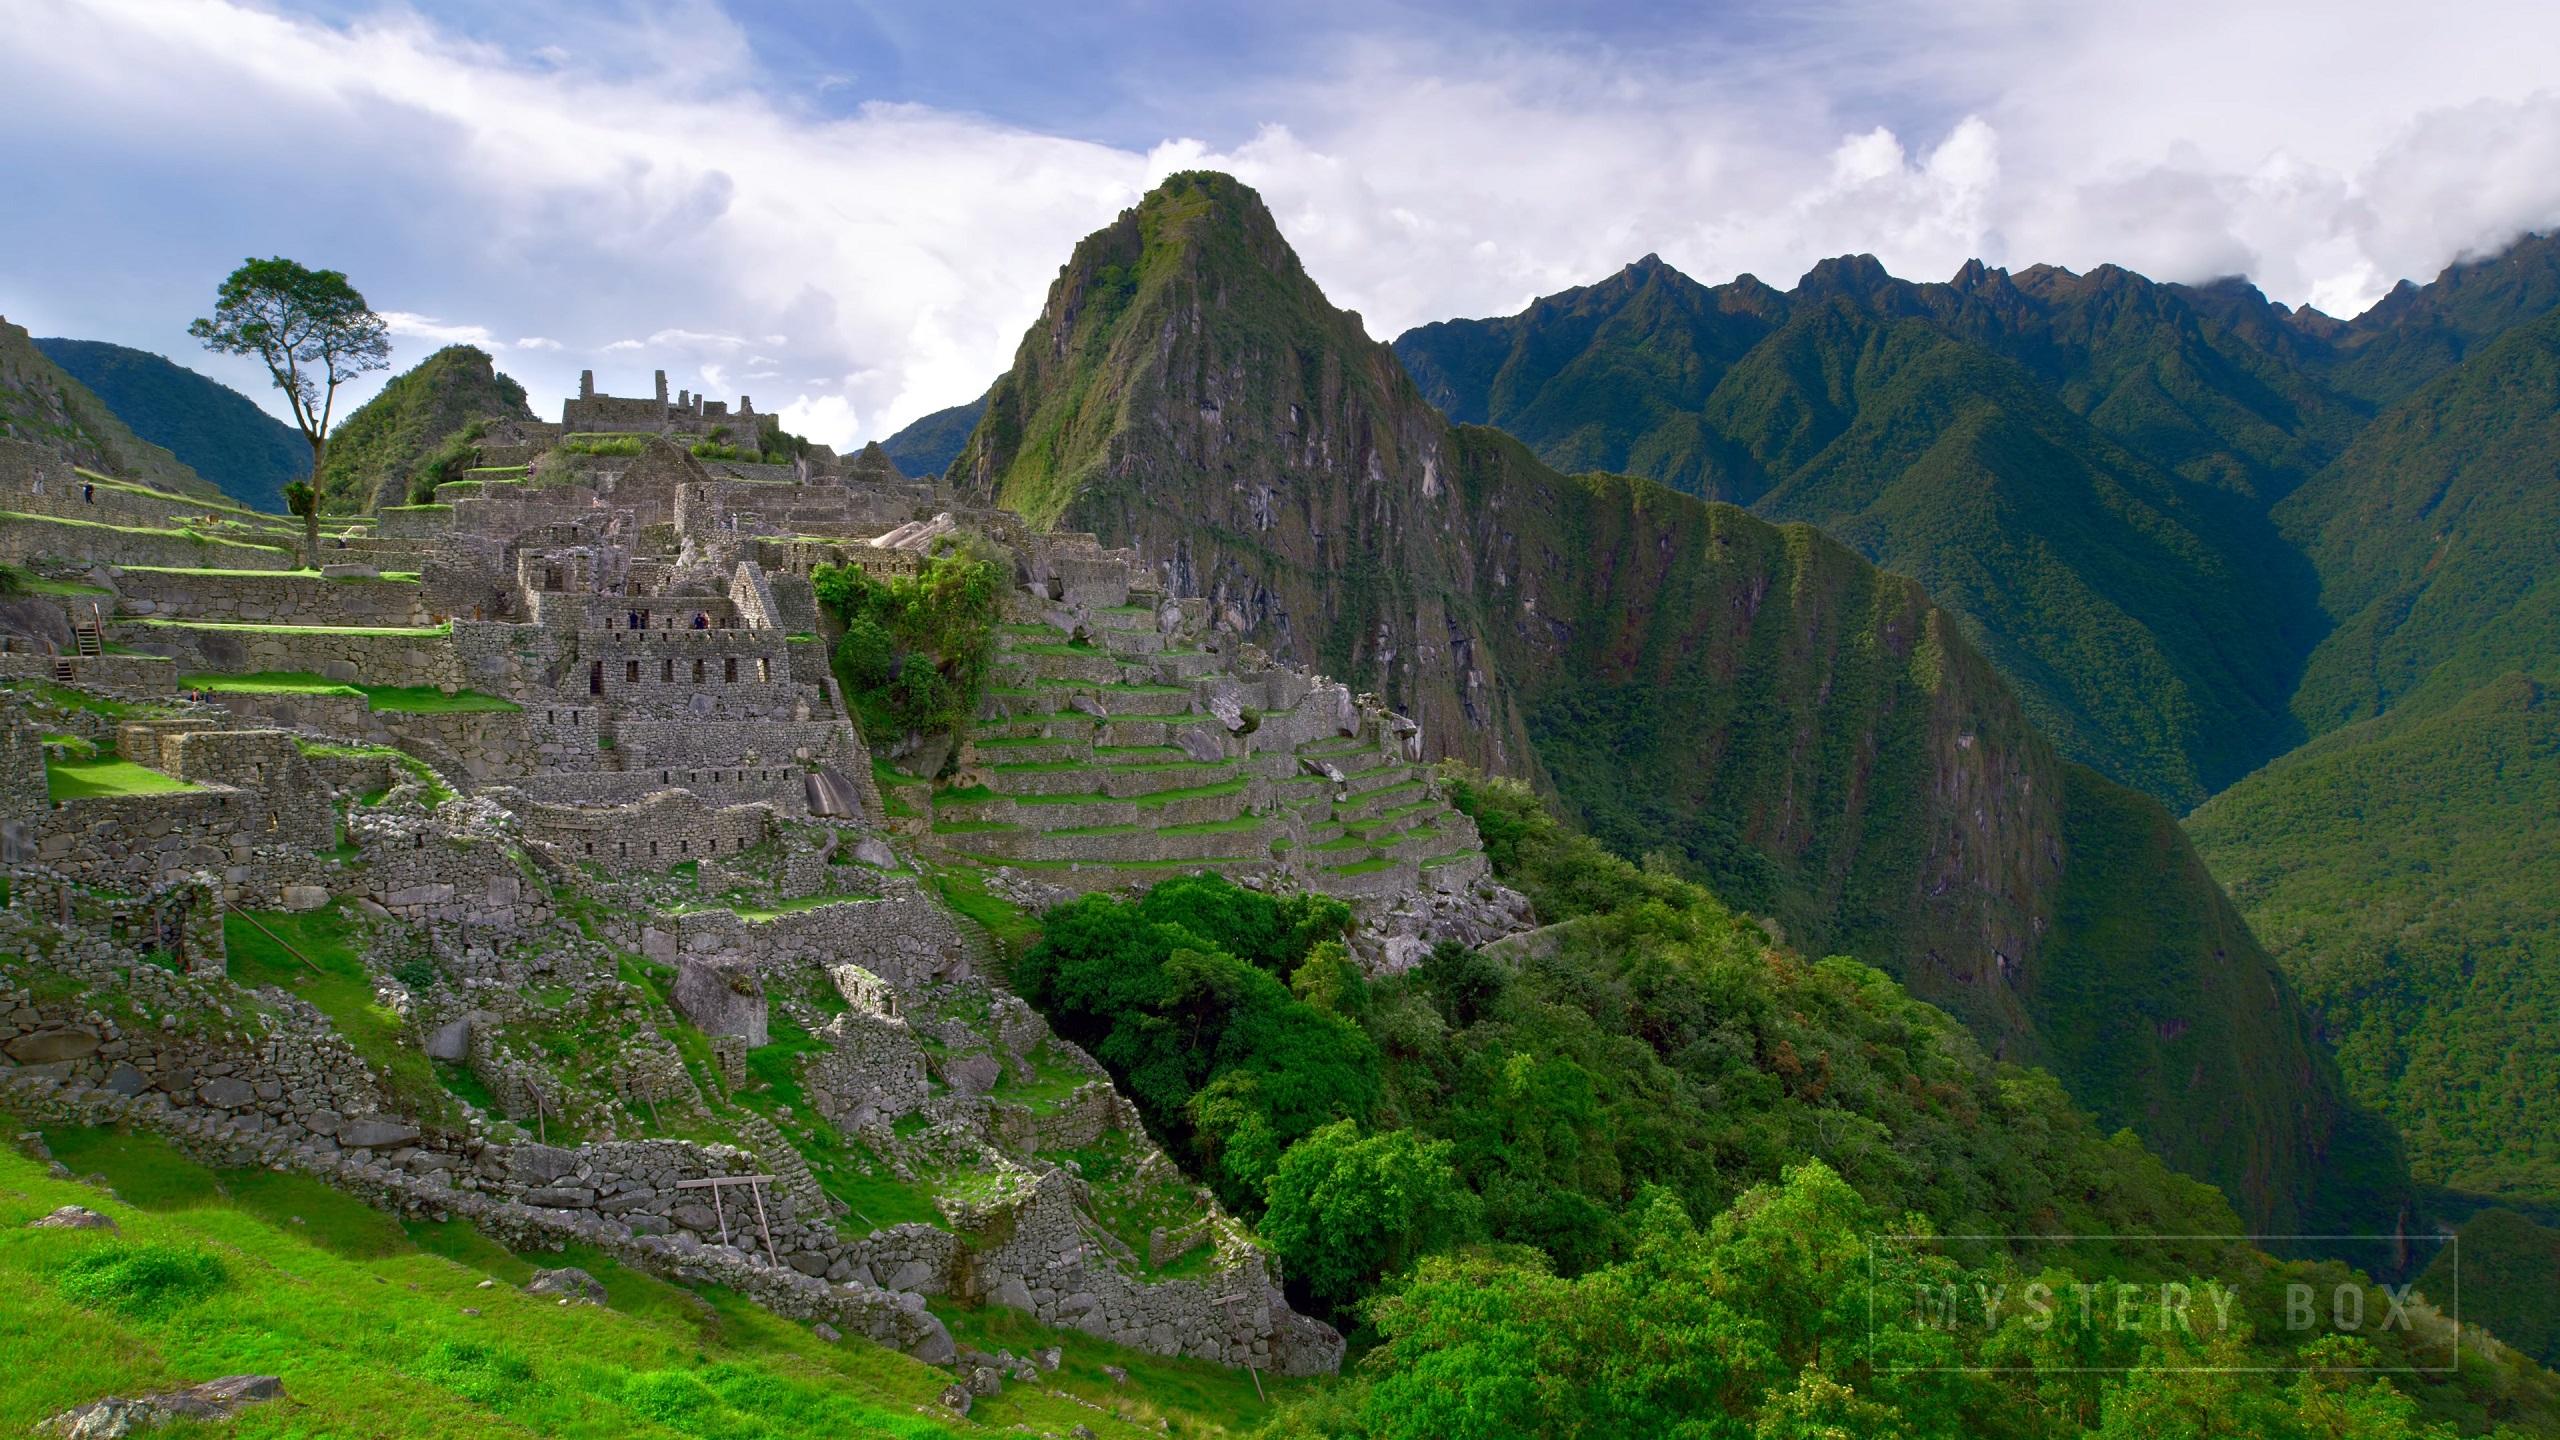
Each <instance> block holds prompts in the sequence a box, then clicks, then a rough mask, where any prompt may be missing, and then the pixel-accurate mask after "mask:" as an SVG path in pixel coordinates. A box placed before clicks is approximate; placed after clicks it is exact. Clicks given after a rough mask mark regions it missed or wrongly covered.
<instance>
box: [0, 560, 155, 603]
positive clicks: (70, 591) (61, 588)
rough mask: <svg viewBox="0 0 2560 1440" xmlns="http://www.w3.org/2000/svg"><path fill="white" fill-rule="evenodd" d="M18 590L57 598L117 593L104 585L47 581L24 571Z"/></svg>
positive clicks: (20, 577) (73, 581)
mask: <svg viewBox="0 0 2560 1440" xmlns="http://www.w3.org/2000/svg"><path fill="white" fill-rule="evenodd" d="M128 568H130V567H128ZM18 588H19V589H21V590H24V591H26V592H27V593H28V594H30V595H52V596H57V597H70V596H78V595H112V594H114V593H115V592H114V591H112V590H109V589H108V588H107V587H105V586H104V585H83V584H81V583H80V582H79V581H77V580H47V579H45V578H44V577H43V576H41V575H29V574H26V573H25V572H23V571H21V572H20V573H19V575H18Z"/></svg>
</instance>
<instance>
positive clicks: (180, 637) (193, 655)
mask: <svg viewBox="0 0 2560 1440" xmlns="http://www.w3.org/2000/svg"><path fill="white" fill-rule="evenodd" d="M109 629H110V630H111V631H112V632H113V634H112V638H114V639H116V640H119V641H121V642H123V643H124V644H126V645H128V646H131V647H132V648H133V649H135V650H139V651H142V652H144V653H146V654H152V655H165V656H167V657H169V658H170V659H172V660H175V661H176V662H177V663H178V666H179V668H180V669H182V670H185V671H190V672H193V671H209V672H212V673H216V674H224V675H248V674H255V673H257V672H260V671H266V670H290V671H300V672H308V673H311V674H315V675H325V676H327V677H328V678H330V679H332V680H339V681H350V682H351V681H357V680H361V681H363V682H365V683H366V684H368V685H433V686H437V687H439V688H450V689H462V688H466V686H467V685H468V683H469V682H467V681H466V680H465V679H464V678H463V674H462V667H461V664H460V660H459V657H458V656H457V654H456V653H455V650H454V645H453V636H452V635H451V633H450V632H449V631H447V630H445V629H442V628H439V629H433V630H389V631H382V630H358V629H329V628H323V627H321V626H316V625H295V626H278V627H275V628H272V629H259V628H254V627H249V626H239V625H222V624H213V623H206V622H195V621H167V622H163V621H149V620H124V621H116V622H111V624H110V626H109Z"/></svg>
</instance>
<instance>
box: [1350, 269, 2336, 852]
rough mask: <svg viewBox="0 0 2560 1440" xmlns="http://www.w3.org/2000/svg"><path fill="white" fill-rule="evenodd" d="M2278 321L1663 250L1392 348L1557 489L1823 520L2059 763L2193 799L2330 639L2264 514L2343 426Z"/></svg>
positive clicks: (2277, 721)
mask: <svg viewBox="0 0 2560 1440" xmlns="http://www.w3.org/2000/svg"><path fill="white" fill-rule="evenodd" d="M1995 295H1996V297H1997V298H1996V299H1994V298H1993V297H1994V296H1995ZM2258 303H2259V305H2260V306H2261V307H2263V301H2260V302H2258ZM2265 318H2266V317H2263V313H2261V314H2260V315H2250V314H2247V313H2246V312H2245V310H2244V311H2243V312H2242V313H2239V314H2233V313H2230V311H2229V307H2226V306H2225V304H2224V303H2223V302H2222V301H2221V300H2220V299H2219V298H2217V297H2215V296H2211V295H2205V294H2201V293H2199V292H2195V291H2190V290H2186V289H2185V288H2183V287H2178V286H2166V285H2158V284H2155V283H2153V282H2151V281H2149V280H2145V279H2143V278H2142V277H2140V276H2138V275H2132V274H2130V273H2128V272H2125V271H2122V270H2116V269H2113V268H2108V269H2104V270H2101V271H2099V272H2097V273H2095V274H2092V275H2089V276H2086V277H2078V276H2067V275H2058V276H2054V277H2052V278H2049V279H2046V280H2043V281H2040V282H2038V283H2037V284H2035V285H2034V286H2033V287H2032V288H2029V287H2027V286H2026V285H2024V284H2020V285H2011V284H2009V283H2007V280H2006V277H1999V278H1996V279H1989V278H1986V279H1983V280H1982V281H1980V282H1979V283H1977V284H1973V285H1968V284H1967V283H1966V281H1965V279H1964V278H1962V277H1960V278H1959V280H1958V281H1957V282H1955V283H1953V284H1946V285H1923V284H1911V283H1908V282H1904V281H1900V280H1896V279H1894V278H1892V277H1890V276H1888V275H1886V274H1884V272H1883V271H1882V269H1881V267H1879V266H1877V265H1876V264H1875V262H1874V261H1873V260H1871V259H1866V258H1864V257H1852V258H1848V259H1843V260H1839V261H1827V262H1825V263H1824V264H1823V265H1821V266H1818V267H1816V269H1815V271H1814V273H1813V274H1811V275H1808V276H1807V277H1805V280H1804V282H1803V283H1802V284H1801V285H1800V286H1799V287H1798V288H1797V289H1796V290H1795V291H1794V292H1793V293H1791V294H1782V293H1780V292H1778V291H1776V290H1774V289H1771V288H1770V287H1769V286H1767V285H1764V284H1762V283H1761V282H1760V281H1758V280H1757V279H1754V278H1751V277H1749V276H1745V277H1742V278H1741V279H1738V280H1736V281H1734V282H1732V283H1731V284H1728V285H1722V286H1715V287H1708V286H1703V285H1700V284H1698V283H1696V282H1695V281H1692V280H1690V279H1689V278H1688V277H1686V276H1684V275H1681V274H1680V273H1679V272H1678V271H1676V270H1673V269H1671V268H1670V267H1668V266H1665V265H1662V264H1661V263H1660V262H1659V261H1657V260H1654V259H1652V258H1651V257H1648V258H1647V259H1645V260H1643V261H1640V262H1638V263H1637V264H1635V265H1633V266H1630V267H1629V268H1628V269H1627V270H1626V271H1624V272H1622V273H1621V274H1619V275H1617V276H1615V277H1612V278H1611V279H1609V280H1607V281H1604V282H1602V283H1601V284H1598V285H1594V286H1589V287H1586V288H1582V289H1577V290H1572V291H1567V292H1565V293H1563V294H1560V295H1554V296H1549V297H1547V298H1545V299H1542V300H1540V301H1538V302H1536V303H1535V304H1534V305H1532V306H1531V307H1530V309H1529V310H1528V311H1526V312H1525V313H1523V314H1521V315H1518V316H1514V317H1510V318H1507V319H1499V320H1462V321H1450V322H1445V323H1442V324H1435V325H1428V326H1424V327H1421V328H1419V329H1416V330H1413V331H1409V332H1407V333H1406V334H1405V335H1404V336H1402V337H1400V338H1399V339H1398V340H1397V341H1396V352H1397V354H1398V356H1399V357H1400V358H1401V359H1403V360H1404V362H1405V363H1406V365H1407V366H1408V367H1409V368H1410V369H1411V370H1412V371H1413V373H1414V375H1415V378H1416V379H1417V381H1418V382H1419V383H1420V385H1421V387H1422V390H1423V393H1424V394H1425V395H1426V396H1428V397H1429V398H1430V399H1432V400H1433V401H1434V402H1435V403H1437V404H1439V405H1440V406H1441V407H1442V408H1443V409H1445V410H1447V411H1448V412H1449V413H1450V415H1451V416H1452V417H1454V418H1456V419H1459V420H1465V421H1475V422H1481V423H1487V424H1492V425H1498V426H1501V427H1503V428H1504V429H1506V430H1508V431H1510V432H1511V433H1513V434H1516V435H1518V436H1519V437H1520V438H1521V439H1523V440H1524V441H1526V442H1528V444H1529V445H1530V446H1531V447H1533V448H1534V449H1535V450H1536V451H1537V452H1538V454H1539V455H1540V457H1541V458H1543V459H1545V460H1546V461H1547V462H1549V463H1550V464H1553V465H1555V466H1556V467H1557V468H1559V469H1562V470H1566V471H1569V472H1570V471H1583V470H1607V471H1615V472H1623V473H1627V474H1634V475H1641V476H1644V477H1646V478H1649V479H1654V480H1658V481H1660V482H1662V483H1664V484H1666V485H1670V486H1672V487H1674V488H1677V489H1680V490H1683V491H1686V492H1688V493H1691V494H1696V495H1700V496H1704V497H1707V498H1710V499H1723V500H1730V501H1733V502H1735V503H1738V504H1745V505H1749V506H1751V507H1753V509H1755V510H1756V511H1758V512H1759V513H1762V514H1765V515H1769V516H1772V517H1776V518H1788V519H1804V520H1810V521H1813V522H1814V523H1817V524H1820V525H1822V526H1823V527H1824V528H1825V529H1826V530H1828V531H1829V532H1830V533H1832V534H1834V535H1837V536H1838V537H1839V538H1841V539H1843V540H1845V541H1848V542H1849V543H1850V544H1852V545H1854V546H1856V547H1857V548H1858V549H1859V550H1860V551H1861V552H1862V553H1864V554H1866V555H1867V556H1869V557H1870V558H1872V559H1874V560H1875V561H1876V562H1877V563H1878V564H1880V565H1883V566H1884V567H1885V568H1887V569H1890V570H1894V571H1897V572H1899V573H1902V574H1907V575H1911V576H1914V577H1916V578H1917V579H1919V580H1920V581H1921V582H1922V583H1923V584H1924V585H1925V586H1926V587H1927V588H1928V590H1929V592H1930V594H1931V595H1932V596H1933V597H1934V598H1935V599H1936V600H1938V601H1939V602H1940V603H1942V604H1945V605H1947V606H1948V607H1949V608H1950V609H1951V610H1953V611H1954V612H1956V613H1957V614H1958V615H1960V616H1962V617H1963V618H1964V620H1965V621H1966V625H1967V630H1968V633H1969V634H1970V635H1972V636H1973V637H1974V638H1975V639H1976V640H1977V642H1978V643H1980V644H1981V645H1982V647H1983V649H1984V650H1985V651H1986V652H1987V653H1988V654H1989V655H1990V656H1991V658H1992V659H1994V660H1995V661H1997V662H1998V663H1999V664H2000V665H2001V667H2002V669H2003V670H2004V672H2005V673H2006V674H2007V675H2008V677H2009V679H2010V680H2011V682H2012V683H2013V684H2014V685H2016V686H2017V688H2018V690H2019V692H2020V696H2021V699H2022V700H2023V701H2024V703H2025V705H2026V707H2027V709H2028V712H2029V713H2030V714H2031V715H2032V716H2033V717H2034V718H2035V719H2036V721H2037V723H2038V724H2039V725H2040V726H2041V727H2042V728H2044V729H2045V730H2046V732H2047V733H2048V734H2051V735H2052V736H2053V737H2054V738H2055V740H2056V741H2057V742H2058V743H2059V744H2061V746H2062V747H2063V748H2064V750H2065V751H2066V752H2067V753H2069V754H2070V755H2071V756H2072V757H2073V758H2075V759H2079V760H2082V761H2085V762H2087V763H2089V764H2091V765H2093V766H2095V767H2097V768H2098V769H2101V770H2103V771H2106V772H2107V773H2109V774H2111V775H2113V776H2115V777H2116V778H2118V779H2121V780H2124V781H2126V782H2128V783H2132V784H2134V785H2136V786H2138V787H2139V788H2141V789H2144V790H2146V791H2148V792H2150V793H2152V794H2154V795H2157V796H2159V797H2161V798H2163V799H2166V800H2169V801H2171V802H2172V803H2183V802H2187V801H2192V800H2194V799H2197V798H2201V796H2202V795H2203V794H2205V793H2208V792H2209V791H2210V790H2212V789H2213V788H2215V787H2217V786H2218V785H2220V784H2223V783H2226V782H2227V781H2229V780H2230V779H2232V778H2234V777H2236V776H2238V775H2239V774H2242V773H2245V772H2246V771H2247V770H2248V769H2250V768H2251V767H2253V766H2254V765H2255V764H2256V763H2258V762H2259V761H2261V760H2263V759H2264V758H2265V757H2266V756H2267V755H2269V754H2271V753H2273V752H2274V750H2276V749H2279V748H2281V747H2282V746H2283V745H2284V744H2285V743H2287V741H2288V738H2289V736H2290V734H2291V728H2292V727H2291V722H2290V718H2289V717H2288V715H2287V714H2286V709H2285V689H2286V683H2285V682H2286V678H2287V677H2288V676H2289V675H2291V674H2292V673H2293V672H2294V671H2295V670H2296V669H2297V668H2298V666H2299V664H2300V661H2301V657H2302V654H2303V652H2304V650H2306V649H2307V648H2308V645H2309V643H2310V641H2311V639H2312V638H2314V636H2315V634H2316V617H2315V616H2314V615H2313V613H2312V608H2311V599H2312V594H2311V579H2310V574H2309V571H2308V569H2307V567H2306V566H2304V565H2303V564H2302V562H2301V560H2300V558H2299V557H2298V556H2295V555H2291V554H2289V553H2288V551H2287V549H2286V547H2285V546H2283V545H2282V543H2281V542H2280V541H2278V540H2277V538H2276V536H2275V535H2274V533H2273V529H2272V527H2271V526H2270V525H2269V523H2268V521H2267V517H2266V515H2265V513H2264V506H2265V504H2266V502H2267V501H2269V500H2272V499H2274V498H2276V497H2277V496H2279V495H2281V494H2282V493H2283V492H2284V491H2285V490H2287V489H2290V488H2291V487H2292V486H2293V485H2295V484H2297V483H2299V482H2300V480H2301V479H2302V477H2304V476H2305V475H2308V474H2309V473H2311V472H2312V471H2313V470H2315V469H2316V468H2318V466H2319V465H2320V464H2321V463H2322V462H2323V461H2325V460H2326V459H2327V458H2328V455H2329V454H2330V453H2333V451H2334V449H2335V447H2336V445H2337V444H2339V443H2341V441H2342V440H2343V437H2344V435H2345V434H2346V433H2347V432H2348V431H2349V430H2350V429H2351V428H2352V426H2353V425H2354V424H2355V423H2356V422H2357V420H2358V419H2359V418H2360V416H2359V413H2358V411H2359V407H2358V406H2357V405H2356V404H2355V403H2354V402H2351V401H2348V400H2346V399H2345V398H2344V397H2341V396H2338V395H2336V394H2334V393H2332V392H2331V391H2330V390H2329V389H2328V388H2327V386H2326V385H2325V384H2324V382H2323V381H2322V379H2321V378H2320V377H2319V376H2318V375H2317V374H2316V373H2312V372H2310V371H2309V370H2307V368H2306V366H2305V365H2304V364H2303V363H2302V357H2301V356H2299V355H2296V354H2294V353H2292V352H2291V351H2289V350H2287V349H2285V348H2284V347H2282V346H2281V345H2278V346H2270V345H2269V344H2268V342H2267V331H2268V330H2269V329H2270V328H2271V327H2269V326H2268V325H2267V324H2266V323H2265ZM2278 333H2282V332H2281V331H2279V332H2278Z"/></svg>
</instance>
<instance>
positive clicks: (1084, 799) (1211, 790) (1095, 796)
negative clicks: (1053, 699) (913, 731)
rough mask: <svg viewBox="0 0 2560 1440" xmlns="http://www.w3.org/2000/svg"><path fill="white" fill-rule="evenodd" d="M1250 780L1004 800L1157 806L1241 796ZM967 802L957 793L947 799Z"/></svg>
mask: <svg viewBox="0 0 2560 1440" xmlns="http://www.w3.org/2000/svg"><path fill="white" fill-rule="evenodd" d="M1251 783H1252V782H1251V781H1250V780H1229V781H1226V782H1224V783H1222V784H1217V785H1192V786H1186V787H1185V788H1183V789H1179V790H1157V791H1153V792H1150V793H1148V794H1145V795H1105V794H1102V793H1101V792H1099V791H1096V792H1094V793H1092V794H1089V795H1008V796H1006V797H1004V798H1006V799H1008V800H1011V801H1012V802H1013V803H1014V804H1016V805H1138V806H1156V805H1167V804H1171V803H1172V802H1174V801H1176V800H1208V799H1214V798H1216V797H1218V796H1221V795H1241V794H1243V793H1244V791H1245V787H1246V786H1247V785H1249V784H1251ZM948 798H951V799H955V800H956V799H961V798H964V797H963V796H962V794H961V793H960V792H958V791H954V792H952V793H951V795H950V796H949V797H948ZM965 798H968V799H973V800H985V799H994V798H995V797H994V796H993V795H969V796H966V797H965Z"/></svg>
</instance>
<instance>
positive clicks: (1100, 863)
mask: <svg viewBox="0 0 2560 1440" xmlns="http://www.w3.org/2000/svg"><path fill="white" fill-rule="evenodd" d="M951 853H952V854H954V855H956V856H958V857H959V858H961V859H963V860H966V861H968V862H969V863H971V864H973V865H984V866H986V867H987V868H989V869H999V868H1002V869H1010V870H1040V871H1056V872H1059V873H1065V872H1067V871H1073V870H1128V871H1138V872H1143V873H1158V874H1163V873H1174V872H1179V873H1182V874H1186V875H1187V874H1189V873H1191V872H1192V871H1195V870H1198V869H1200V868H1201V867H1203V866H1207V865H1249V864H1252V863H1253V857H1252V856H1250V855H1186V856H1183V857H1182V858H1181V859H1179V860H1014V859H1008V858H1006V857H1005V856H1002V855H972V854H970V853H968V852H967V851H965V850H954V851H953V852H951ZM1386 865H1387V862H1386V861H1383V860H1381V861H1379V862H1378V868H1379V869H1384V868H1386ZM1344 873H1346V874H1349V873H1354V872H1349V871H1346V872H1344Z"/></svg>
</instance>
